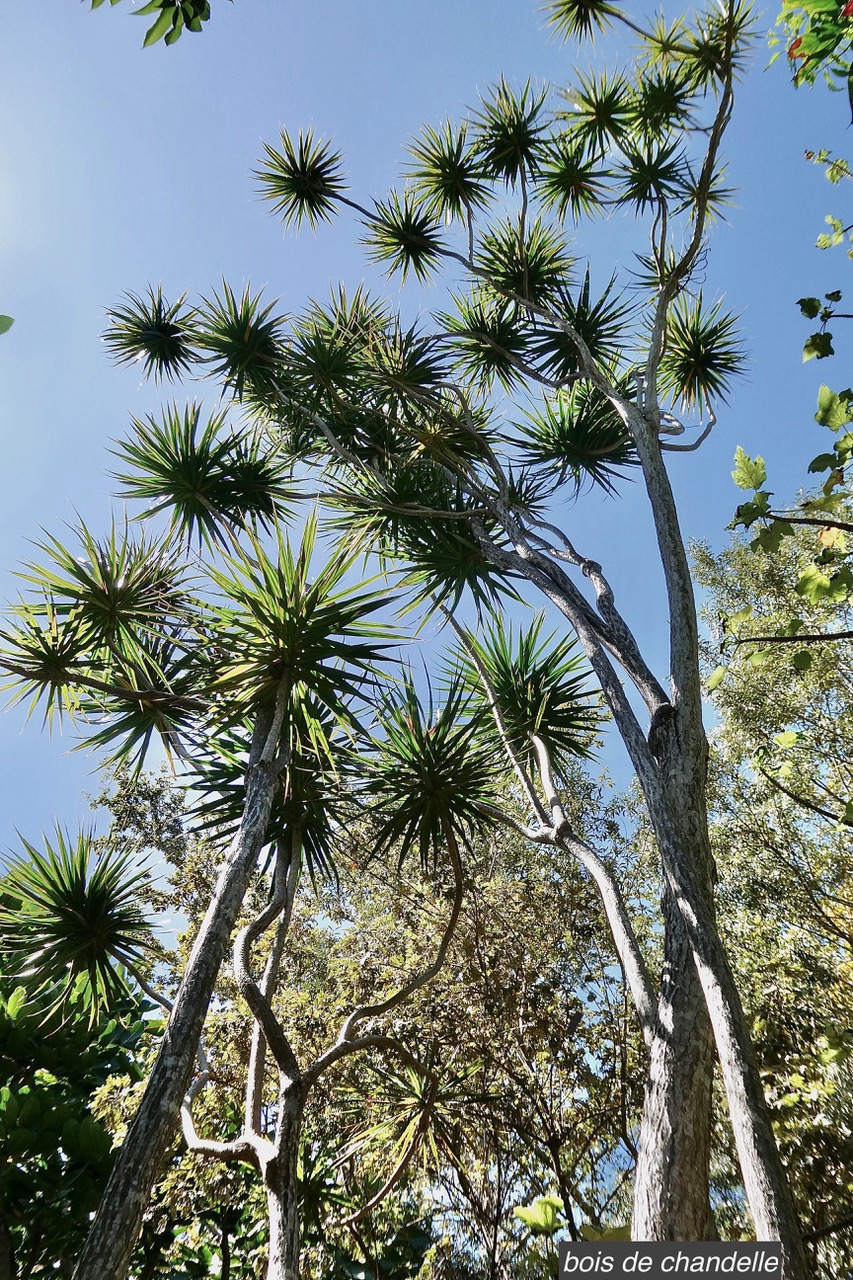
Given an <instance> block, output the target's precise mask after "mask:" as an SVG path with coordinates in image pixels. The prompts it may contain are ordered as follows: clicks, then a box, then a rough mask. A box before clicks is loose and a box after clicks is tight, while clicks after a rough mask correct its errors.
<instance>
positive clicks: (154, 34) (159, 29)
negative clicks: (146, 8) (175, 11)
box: [142, 9, 172, 49]
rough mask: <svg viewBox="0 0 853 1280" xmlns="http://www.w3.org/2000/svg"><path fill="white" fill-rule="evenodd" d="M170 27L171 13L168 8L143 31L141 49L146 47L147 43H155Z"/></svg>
mask: <svg viewBox="0 0 853 1280" xmlns="http://www.w3.org/2000/svg"><path fill="white" fill-rule="evenodd" d="M171 29H172V14H171V11H170V10H168V9H164V10H163V12H162V13H161V14H160V17H159V18H158V19H157V20H156V22H154V23H153V24H152V25H151V26H150V27H149V28H148V30H147V31H146V32H145V39H144V40H143V41H142V47H143V49H147V48H148V47H149V45H152V44H156V43H157V41H158V40H160V39H161V38H162V37H163V36H165V35H166V32H167V31H171Z"/></svg>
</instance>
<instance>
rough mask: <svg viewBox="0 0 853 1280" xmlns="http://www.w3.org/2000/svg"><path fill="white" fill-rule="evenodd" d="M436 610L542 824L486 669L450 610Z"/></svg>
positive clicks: (539, 804) (441, 607)
mask: <svg viewBox="0 0 853 1280" xmlns="http://www.w3.org/2000/svg"><path fill="white" fill-rule="evenodd" d="M438 608H439V610H440V611H441V612H442V613H443V614H444V616H445V618H446V619H447V621H448V622H449V623H450V625H451V627H452V628H453V630H454V631H455V632H456V635H457V637H458V638H459V641H460V642H461V644H462V645H463V646H464V648H465V650H466V652H467V654H468V657H469V658H470V659H471V662H472V663H473V666H474V669H475V671H476V672H477V675H478V676H479V677H480V683H481V684H482V686H483V690H484V692H485V694H486V700H487V701H488V704H489V708H490V710H491V713H492V717H493V718H494V721H495V724H496V725H497V730H498V734H499V735H500V739H501V742H502V743H503V747H504V750H505V752H506V754H507V757H508V759H509V761H510V764H511V765H512V767H513V769H514V770H515V773H516V775H517V777H518V780H519V782H520V783H521V787H522V790H523V791H524V794H525V795H526V796H527V800H528V803H529V804H530V806H531V808H532V809H533V812H534V813H535V814H536V816H537V817H538V818H539V819H540V821H542V822H544V821H545V817H546V815H545V810H544V809H543V807H542V802H541V801H540V799H539V797H538V796H537V794H536V791H535V790H534V787H533V783H532V781H531V779H530V775H529V774H528V772H527V770H526V769H525V767H524V765H523V764H522V763H521V760H520V759H519V757H518V753H517V752H516V750H515V748H514V747H513V745H512V741H511V739H510V736H509V732H508V730H507V727H506V724H505V723H504V718H503V715H502V713H501V709H500V706H499V705H498V699H497V695H496V694H495V691H494V689H493V688H492V684H491V681H490V680H489V677H488V673H487V671H486V668H485V667H484V665H483V663H482V661H481V660H480V655H479V654H478V653H477V650H476V647H475V645H474V643H473V642H472V640H471V637H470V636H469V635H468V633H467V631H465V630H464V628H462V627H460V625H459V623H458V622H457V621H456V619H455V618H454V616H453V614H452V613H451V612H450V610H449V609H445V607H444V605H443V604H439V605H438Z"/></svg>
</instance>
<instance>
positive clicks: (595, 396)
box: [521, 382, 638, 494]
mask: <svg viewBox="0 0 853 1280" xmlns="http://www.w3.org/2000/svg"><path fill="white" fill-rule="evenodd" d="M521 432H522V450H523V453H524V455H525V457H526V458H527V460H528V461H529V462H530V463H531V464H532V465H539V466H547V467H548V468H549V469H551V468H553V469H556V471H557V475H558V477H559V480H560V482H561V483H566V482H568V483H569V484H571V485H573V486H574V489H575V492H576V493H579V492H580V491H581V490H582V489H583V488H584V487H585V486H587V485H598V486H599V487H600V488H601V489H603V490H604V491H605V493H611V494H612V493H615V491H616V481H617V479H618V478H619V476H621V475H622V474H623V473H624V472H625V470H626V468H629V467H632V466H636V465H637V462H638V459H637V455H636V451H635V449H634V445H633V443H632V441H631V439H630V437H629V435H628V433H627V431H626V428H625V424H624V423H623V421H622V419H621V418H620V417H619V414H618V413H617V412H616V410H615V409H614V407H613V405H612V404H611V403H610V401H609V400H608V399H607V398H606V397H605V396H604V395H603V394H602V393H601V391H599V390H598V388H597V387H595V386H593V385H592V383H589V382H575V383H573V384H572V385H571V386H570V387H569V388H567V389H566V390H565V391H561V392H560V393H559V394H558V395H557V396H555V397H553V398H552V399H548V400H545V401H544V402H543V403H542V405H541V407H540V408H539V409H538V410H537V411H536V412H535V413H531V414H528V416H527V419H526V421H525V422H524V424H523V425H522V427H521Z"/></svg>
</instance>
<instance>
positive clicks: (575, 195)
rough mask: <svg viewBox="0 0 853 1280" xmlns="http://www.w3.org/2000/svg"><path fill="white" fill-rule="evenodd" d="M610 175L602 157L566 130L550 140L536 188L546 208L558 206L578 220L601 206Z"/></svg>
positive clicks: (560, 213) (563, 216)
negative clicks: (584, 148)
mask: <svg viewBox="0 0 853 1280" xmlns="http://www.w3.org/2000/svg"><path fill="white" fill-rule="evenodd" d="M610 176H611V175H610V173H609V171H608V170H607V169H602V168H601V167H600V161H598V160H596V159H595V157H594V156H593V155H590V154H588V153H587V152H585V151H584V150H582V149H581V148H580V147H579V146H578V143H577V141H576V140H575V139H574V138H573V137H572V135H571V134H566V135H563V136H561V137H559V138H558V139H557V140H556V141H555V142H552V143H550V144H549V146H548V150H547V152H546V155H545V159H544V160H543V162H542V167H541V170H540V172H539V175H538V178H537V182H536V191H537V194H538V196H539V198H540V200H541V201H542V203H543V204H544V206H545V208H546V209H555V210H556V212H557V214H558V215H559V217H561V218H565V216H566V214H567V213H569V214H571V216H572V218H573V219H574V220H575V222H577V221H579V220H580V218H582V217H583V218H588V217H590V216H591V215H592V214H593V213H595V212H597V211H598V210H599V209H601V207H602V206H603V204H604V200H605V197H606V194H607V181H608V179H609V178H610Z"/></svg>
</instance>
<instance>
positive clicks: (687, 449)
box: [660, 409, 717, 453]
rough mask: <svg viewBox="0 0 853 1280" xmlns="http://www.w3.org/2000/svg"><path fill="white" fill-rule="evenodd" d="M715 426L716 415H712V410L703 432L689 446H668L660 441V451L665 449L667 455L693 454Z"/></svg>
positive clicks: (667, 443)
mask: <svg viewBox="0 0 853 1280" xmlns="http://www.w3.org/2000/svg"><path fill="white" fill-rule="evenodd" d="M716 424H717V415H716V414H715V413H714V411H713V409H712V410H711V411H710V414H709V417H708V422H707V425H706V426H705V429H704V431H702V432H701V434H700V435H698V436H697V437H696V439H695V440H692V441H691V442H690V444H670V443H669V442H668V441H666V440H662V441H661V446H660V447H661V448H662V449H665V450H666V452H667V453H693V452H695V450H696V449H698V448H700V447H701V446H702V445H703V444H704V443H705V441H706V440H707V439H708V436H709V435H710V434H711V432H712V431H713V430H714V427H715V426H716Z"/></svg>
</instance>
